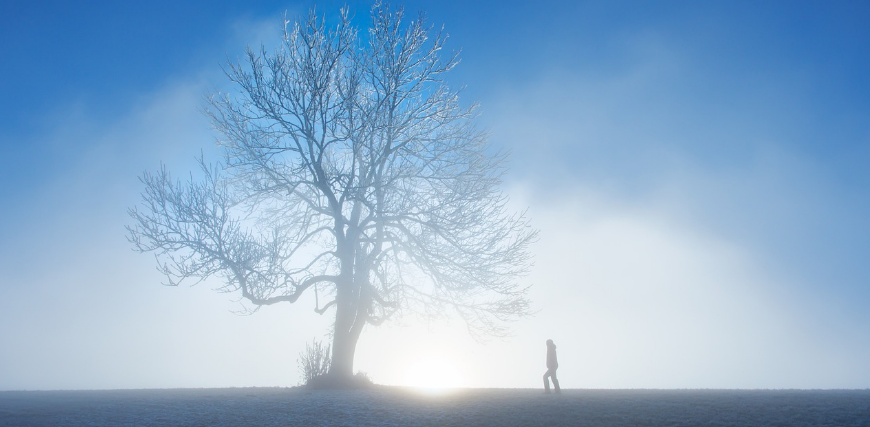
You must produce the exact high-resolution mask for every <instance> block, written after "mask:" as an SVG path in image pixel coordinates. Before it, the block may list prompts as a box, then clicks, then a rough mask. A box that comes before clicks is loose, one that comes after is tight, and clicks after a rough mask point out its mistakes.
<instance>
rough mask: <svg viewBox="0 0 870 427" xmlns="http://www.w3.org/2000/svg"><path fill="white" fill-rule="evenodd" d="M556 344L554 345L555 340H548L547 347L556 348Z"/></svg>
mask: <svg viewBox="0 0 870 427" xmlns="http://www.w3.org/2000/svg"><path fill="white" fill-rule="evenodd" d="M555 346H556V344H554V343H553V340H547V347H555Z"/></svg>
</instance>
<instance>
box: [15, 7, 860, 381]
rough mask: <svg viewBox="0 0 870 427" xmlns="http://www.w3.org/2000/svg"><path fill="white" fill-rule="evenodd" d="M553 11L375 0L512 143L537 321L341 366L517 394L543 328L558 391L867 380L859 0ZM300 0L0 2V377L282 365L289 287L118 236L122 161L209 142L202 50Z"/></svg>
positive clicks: (383, 333)
mask: <svg viewBox="0 0 870 427" xmlns="http://www.w3.org/2000/svg"><path fill="white" fill-rule="evenodd" d="M562 3H566V4H562ZM568 3H569V2H543V3H541V2H538V3H536V4H535V5H534V6H533V5H531V4H528V3H523V2H516V4H513V3H510V2H494V1H493V2H488V1H485V2H474V4H473V5H469V4H465V3H460V2H440V3H438V4H435V3H432V4H427V3H425V2H405V3H404V5H405V7H406V9H407V11H408V12H409V13H410V15H412V16H413V15H414V14H415V13H416V12H417V11H419V10H424V11H426V12H427V17H428V19H429V21H430V23H432V24H434V25H436V26H440V25H442V24H443V25H444V26H445V30H446V32H447V33H449V34H450V39H449V41H448V43H447V46H448V48H449V49H456V50H459V49H461V50H462V55H461V56H462V63H461V64H460V65H459V67H458V68H457V69H456V70H455V71H454V72H452V73H451V74H452V75H451V76H450V79H451V80H450V82H451V84H453V85H456V86H466V89H465V90H464V92H463V94H462V96H463V98H462V99H463V102H465V103H471V102H474V101H479V102H480V103H481V106H482V109H481V111H482V116H481V117H480V119H479V124H480V125H481V126H482V127H485V128H487V129H489V130H490V132H491V140H492V142H493V143H494V145H495V146H496V147H502V148H505V149H508V150H510V151H511V152H512V156H511V161H510V171H509V173H508V175H507V176H506V182H505V187H504V188H505V191H506V192H508V193H509V194H510V195H511V200H512V202H511V203H512V204H513V205H514V206H515V207H516V208H518V209H523V208H525V207H528V208H529V216H530V217H531V219H532V223H533V225H534V226H535V227H537V228H539V229H540V230H541V237H540V240H539V241H538V242H537V243H536V244H535V245H534V246H533V248H532V251H533V253H534V256H535V262H536V265H535V267H534V269H533V271H532V273H531V275H530V276H529V277H526V278H524V279H522V280H523V281H524V282H525V283H529V284H532V285H533V287H532V291H531V294H530V297H531V298H532V300H533V302H534V305H535V308H536V309H537V310H539V312H538V314H537V315H536V316H534V317H532V318H528V319H526V320H523V321H520V322H518V323H516V324H514V325H513V326H514V330H515V335H514V336H513V337H512V338H510V339H507V340H495V341H490V342H487V343H477V342H475V341H473V340H472V339H471V337H469V336H468V334H467V333H466V332H465V328H464V326H463V325H462V324H461V323H460V322H458V321H455V320H454V321H446V322H442V323H436V324H431V325H427V324H425V323H423V322H420V321H419V320H418V319H416V318H414V317H407V318H404V319H402V320H401V321H400V322H398V323H393V324H390V325H387V326H384V327H382V328H379V329H371V328H370V329H367V330H366V331H365V332H364V333H363V335H362V338H361V340H360V345H359V348H358V352H357V358H356V365H355V369H357V370H360V371H364V372H367V373H368V374H369V375H370V376H371V378H372V379H373V380H374V381H375V382H377V383H381V384H410V385H427V384H429V385H448V386H469V387H540V386H541V384H540V382H541V375H542V374H543V372H544V371H545V369H546V368H545V366H544V356H545V352H546V348H545V345H544V342H545V340H546V339H548V338H551V339H553V340H554V341H555V343H556V344H557V346H558V352H559V361H560V369H559V376H560V380H561V383H562V386H563V387H566V388H578V387H583V388H587V387H588V388H868V387H870V365H868V364H867V362H866V360H867V355H868V354H870V312H868V311H867V310H866V307H867V306H868V304H870V264H868V263H867V254H868V253H870V222H868V220H867V218H870V172H868V170H870V169H868V168H867V167H866V164H867V163H868V161H870V120H868V119H867V118H868V117H870V79H868V78H867V76H868V75H870V28H868V27H867V26H866V22H868V19H870V6H868V5H867V4H866V3H863V2H838V3H836V4H827V3H823V2H769V3H765V4H764V5H758V4H756V3H752V2H731V1H729V2H725V1H722V2H714V1H711V2H682V3H680V2H667V3H649V2H619V3H617V2H576V3H577V4H574V2H570V4H568ZM343 4H344V3H343V2H334V1H329V2H318V3H317V11H318V12H319V13H325V14H326V15H327V17H328V18H335V16H336V15H337V12H338V9H339V8H340V7H341V5H343ZM313 5H314V4H313V3H299V2H276V1H257V2H250V1H248V2H235V3H233V4H227V5H214V4H211V2H201V3H199V4H197V3H196V2H187V4H186V5H183V6H179V5H176V4H174V3H173V2H165V3H164V4H155V3H153V2H152V3H149V4H148V5H141V6H133V5H126V4H121V3H117V2H102V4H101V2H95V3H92V4H91V5H90V6H88V8H87V9H85V8H82V7H81V6H79V5H76V4H75V3H73V2H70V3H63V2H57V3H55V2H27V3H24V2H18V3H12V2H6V3H3V4H2V5H0V55H2V60H0V97H2V99H4V100H5V102H4V103H2V104H0V147H2V156H0V162H2V164H0V177H2V178H0V199H2V206H3V209H2V210H0V272H2V275H0V277H2V279H0V289H2V290H3V298H2V299H0V325H2V326H0V343H2V350H0V390H9V389H90V388H98V389H102V388H150V387H227V386H275V385H278V386H289V385H296V384H297V383H298V382H299V374H298V372H297V364H296V359H297V357H298V354H299V352H300V351H302V350H303V349H304V346H305V343H306V342H310V341H311V339H312V338H317V339H325V338H326V334H327V333H328V330H329V324H330V321H331V318H330V317H328V316H318V315H316V314H315V313H314V312H313V310H312V309H313V307H314V301H313V296H311V298H309V299H305V298H303V300H300V301H299V302H297V303H296V304H294V305H287V304H278V305H275V306H270V307H264V308H263V309H261V310H260V311H259V312H258V313H256V314H253V315H250V316H241V315H238V314H236V312H237V311H239V310H240V308H241V306H240V305H239V304H240V303H239V302H238V296H237V295H232V294H220V293H215V292H213V291H212V289H213V288H216V287H217V286H219V283H218V282H216V281H206V282H205V283H201V284H199V285H197V286H195V287H193V288H191V287H187V286H184V287H179V288H171V287H163V286H160V283H161V281H162V280H163V278H162V277H161V275H160V274H159V273H158V272H157V271H155V269H154V265H155V262H154V259H153V257H151V256H149V255H141V254H138V253H135V252H133V251H132V250H131V245H130V244H129V243H128V242H127V241H126V239H125V236H126V233H125V230H124V225H126V224H129V223H130V221H131V220H130V218H129V217H128V215H127V212H126V210H127V208H128V207H131V206H134V205H135V204H137V203H138V202H139V194H140V192H141V190H142V186H141V184H140V183H139V181H138V177H139V176H140V175H141V173H142V172H143V171H145V170H154V169H156V168H157V167H159V165H160V163H161V162H163V163H165V164H166V165H167V167H168V168H170V169H171V170H173V171H174V172H175V173H176V174H179V175H183V174H184V173H186V171H188V170H192V169H194V168H195V167H196V165H195V162H194V156H197V155H199V153H200V152H201V150H202V152H203V153H204V155H205V156H206V157H208V156H217V155H218V154H219V152H218V150H217V149H216V148H215V144H214V136H215V135H214V133H213V132H212V131H211V130H210V129H209V123H208V120H207V119H206V118H205V117H204V116H203V115H202V114H200V112H199V111H198V110H199V108H200V107H201V105H202V97H203V96H204V95H207V94H210V93H212V92H215V91H217V90H227V89H230V87H229V85H228V83H227V80H226V78H225V76H224V75H223V74H222V72H221V69H220V66H221V65H222V64H224V63H225V61H226V59H227V58H231V59H236V58H238V57H241V56H242V55H243V54H244V47H245V46H246V45H252V46H259V44H260V43H261V42H262V43H265V44H266V45H267V46H272V45H274V44H275V43H276V41H277V38H278V36H279V31H280V25H281V22H282V19H283V16H284V12H285V10H286V13H287V17H288V19H290V20H294V19H295V18H296V17H297V16H299V15H300V14H305V13H307V10H308V8H310V7H312V6H313ZM350 7H351V9H352V10H353V11H355V12H356V19H357V20H359V21H360V22H361V23H362V24H363V25H364V24H365V20H366V19H367V16H368V9H369V7H370V4H369V3H365V2H351V3H350Z"/></svg>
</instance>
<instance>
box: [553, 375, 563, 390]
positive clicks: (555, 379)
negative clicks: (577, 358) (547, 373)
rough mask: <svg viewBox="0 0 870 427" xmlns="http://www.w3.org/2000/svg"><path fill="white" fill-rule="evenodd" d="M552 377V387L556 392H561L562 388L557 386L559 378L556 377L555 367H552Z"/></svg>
mask: <svg viewBox="0 0 870 427" xmlns="http://www.w3.org/2000/svg"><path fill="white" fill-rule="evenodd" d="M552 377H553V388H555V389H556V393H561V392H562V389H561V388H559V379H558V378H556V370H555V369H553V375H552Z"/></svg>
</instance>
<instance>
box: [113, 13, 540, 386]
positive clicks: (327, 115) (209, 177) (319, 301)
mask: <svg viewBox="0 0 870 427" xmlns="http://www.w3.org/2000/svg"><path fill="white" fill-rule="evenodd" d="M446 39H447V36H446V34H445V33H444V32H443V31H435V30H434V29H433V28H432V27H430V26H429V25H428V24H427V23H426V22H425V19H424V16H423V15H422V14H421V15H419V16H418V17H417V18H416V19H413V20H407V19H406V17H405V15H404V13H403V10H401V9H398V10H394V9H391V8H390V7H388V6H386V5H384V4H381V3H376V4H375V5H374V6H373V7H372V10H371V20H370V26H369V28H368V31H367V32H366V33H363V34H360V32H359V30H358V29H357V27H356V26H355V25H354V24H353V22H352V17H351V15H350V14H349V13H348V11H347V10H346V9H344V10H342V11H341V13H340V16H339V19H338V22H337V23H335V24H334V25H327V22H326V20H325V19H324V18H319V17H317V16H316V15H315V14H314V13H311V14H309V16H308V17H307V19H304V20H301V21H299V22H296V23H294V24H293V25H290V23H289V22H285V31H284V36H283V39H282V43H281V44H280V46H279V47H278V48H277V49H275V50H274V51H267V50H266V49H265V48H260V49H258V50H252V49H250V48H249V49H248V51H247V55H246V56H245V59H244V60H243V61H241V62H239V63H230V64H228V65H227V67H226V68H225V72H226V75H227V77H228V78H229V79H230V80H231V81H232V82H233V83H234V86H235V87H236V89H237V91H235V92H233V93H218V94H216V95H214V96H212V97H211V98H210V99H209V101H208V103H207V106H206V108H205V112H206V114H207V115H208V116H209V117H210V119H211V121H212V123H213V125H214V127H215V129H216V130H217V131H218V133H219V135H220V136H219V138H218V143H219V145H220V147H221V149H222V151H223V160H222V161H219V162H216V163H209V162H207V161H206V160H205V159H202V158H201V159H200V164H201V168H202V172H203V173H202V174H201V176H200V177H196V178H191V179H190V180H187V181H178V180H175V179H173V178H172V177H171V175H170V173H169V172H168V171H167V170H166V168H165V167H163V168H161V169H160V170H158V171H157V172H155V173H145V174H144V175H143V176H142V178H141V181H142V183H143V184H144V187H145V190H144V192H143V195H142V196H143V202H142V204H141V206H138V207H134V208H132V209H130V215H131V216H132V218H133V220H134V222H133V224H132V225H131V226H129V227H128V230H129V239H130V241H131V242H132V243H133V245H134V246H135V248H136V249H137V250H139V251H142V252H154V253H155V254H156V256H157V259H158V265H159V268H160V269H161V270H162V271H163V272H164V273H165V274H166V276H167V278H168V280H169V283H170V284H178V283H180V282H182V281H184V280H186V279H194V280H202V279H204V278H207V277H212V276H218V277H220V278H221V279H222V281H223V287H222V288H221V289H222V290H223V291H226V292H234V293H240V295H241V296H242V297H243V298H244V299H246V300H247V301H249V302H250V304H251V305H252V306H253V307H254V308H256V307H259V306H262V305H270V304H275V303H280V302H287V303H293V302H296V301H297V300H298V299H299V297H300V295H303V294H304V293H306V292H314V293H315V295H316V304H315V307H314V309H315V311H316V312H317V313H320V314H324V313H328V312H329V313H334V316H335V322H334V325H333V328H334V329H333V344H332V351H333V357H332V371H331V373H334V374H336V375H342V376H343V375H350V374H351V373H352V368H353V354H354V351H355V347H356V343H357V340H358V339H359V336H360V333H361V332H362V330H363V328H364V326H365V325H367V324H370V325H380V324H382V323H383V322H385V321H387V320H388V319H390V318H393V317H394V316H396V315H399V314H402V313H407V312H413V313H418V314H422V315H425V316H442V315H458V316H460V317H461V318H462V319H464V320H465V321H466V322H467V324H468V326H469V330H470V331H471V332H472V333H474V334H485V335H491V334H496V335H498V334H502V333H504V332H505V331H506V329H505V321H509V320H513V319H516V318H518V317H521V316H524V315H526V314H528V313H529V301H528V299H527V297H526V293H527V289H528V287H527V286H526V285H522V284H520V280H519V279H520V278H521V277H522V276H523V275H524V274H525V273H526V272H527V271H528V269H529V267H530V265H531V263H530V252H529V245H530V243H531V242H532V241H533V240H534V239H535V236H536V231H535V230H533V229H532V228H531V227H530V225H529V223H528V219H527V218H526V217H525V216H524V214H523V213H512V212H509V209H508V208H507V206H506V204H507V198H506V196H505V195H504V194H503V193H502V191H501V189H500V185H501V178H502V176H503V173H504V172H505V166H504V164H505V160H506V156H505V155H504V153H502V152H499V151H497V150H495V149H494V148H493V147H491V146H490V145H489V144H488V141H487V135H486V134H485V132H482V131H481V130H479V129H478V128H477V127H476V126H475V123H474V119H475V117H476V108H477V107H476V106H474V105H472V106H469V107H465V106H462V105H461V104H460V102H459V92H458V91H457V90H456V89H454V88H452V87H451V86H450V85H448V84H447V82H446V80H445V74H446V73H448V72H449V71H450V70H451V69H452V68H453V67H454V66H456V65H457V63H458V62H459V59H458V55H457V54H455V53H452V54H446V55H445V53H444V51H445V50H444V44H445V41H446Z"/></svg>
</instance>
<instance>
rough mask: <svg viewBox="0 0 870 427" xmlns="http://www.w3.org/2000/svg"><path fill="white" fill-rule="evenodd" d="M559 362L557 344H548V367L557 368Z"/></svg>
mask: <svg viewBox="0 0 870 427" xmlns="http://www.w3.org/2000/svg"><path fill="white" fill-rule="evenodd" d="M558 367H559V362H558V361H557V360H556V344H547V369H556V368H558Z"/></svg>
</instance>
